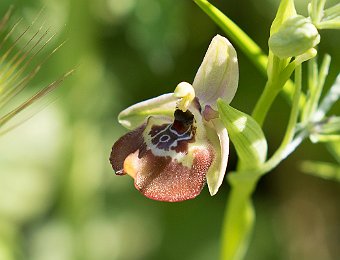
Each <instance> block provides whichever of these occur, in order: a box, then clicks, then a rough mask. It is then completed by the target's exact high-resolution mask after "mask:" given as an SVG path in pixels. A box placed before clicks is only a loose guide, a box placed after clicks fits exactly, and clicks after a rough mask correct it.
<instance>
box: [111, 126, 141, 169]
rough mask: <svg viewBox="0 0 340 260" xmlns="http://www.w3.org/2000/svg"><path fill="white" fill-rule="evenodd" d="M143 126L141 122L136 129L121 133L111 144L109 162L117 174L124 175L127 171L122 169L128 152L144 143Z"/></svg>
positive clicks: (132, 151) (135, 149) (133, 150)
mask: <svg viewBox="0 0 340 260" xmlns="http://www.w3.org/2000/svg"><path fill="white" fill-rule="evenodd" d="M145 127H146V124H143V125H141V126H140V127H138V128H137V129H135V130H133V131H131V132H129V133H127V134H125V135H123V136H122V137H121V138H119V139H118V140H117V142H115V144H114V145H113V147H112V151H111V155H110V163H111V165H112V168H113V170H114V171H115V173H116V174H117V175H124V174H126V173H127V172H125V171H124V165H123V164H124V160H125V158H126V157H127V156H128V155H129V154H131V153H134V152H135V151H137V150H138V149H139V148H140V147H141V146H142V144H143V143H144V140H143V131H144V129H145Z"/></svg>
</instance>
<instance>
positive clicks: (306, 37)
mask: <svg viewBox="0 0 340 260" xmlns="http://www.w3.org/2000/svg"><path fill="white" fill-rule="evenodd" d="M319 42H320V35H319V32H318V30H317V29H316V27H315V26H314V24H313V23H312V22H311V21H310V19H308V18H305V17H304V16H302V15H296V16H292V17H290V18H288V19H287V20H286V21H285V22H284V23H283V24H282V26H281V27H280V28H279V30H278V31H277V32H275V33H274V34H272V35H271V36H270V38H269V41H268V44H269V48H270V50H271V51H272V52H273V53H274V54H275V55H276V56H278V57H279V58H281V59H284V58H289V57H294V56H298V55H301V54H303V53H305V52H306V51H308V50H309V49H311V48H313V47H315V46H316V45H317V44H318V43H319Z"/></svg>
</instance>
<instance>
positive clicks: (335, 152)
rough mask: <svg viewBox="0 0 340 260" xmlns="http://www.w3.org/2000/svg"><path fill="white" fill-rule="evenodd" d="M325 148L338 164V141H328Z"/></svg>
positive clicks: (339, 153) (339, 148)
mask: <svg viewBox="0 0 340 260" xmlns="http://www.w3.org/2000/svg"><path fill="white" fill-rule="evenodd" d="M327 148H328V150H329V151H330V153H331V154H332V155H333V157H334V158H335V160H336V161H337V162H338V163H339V164H340V141H338V142H332V143H328V144H327Z"/></svg>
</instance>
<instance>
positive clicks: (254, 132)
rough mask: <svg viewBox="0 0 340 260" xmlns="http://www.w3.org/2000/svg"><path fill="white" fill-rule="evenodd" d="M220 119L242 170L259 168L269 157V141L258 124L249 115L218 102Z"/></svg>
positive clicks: (221, 101) (220, 101)
mask: <svg viewBox="0 0 340 260" xmlns="http://www.w3.org/2000/svg"><path fill="white" fill-rule="evenodd" d="M217 104H218V111H219V115H220V118H221V120H222V122H223V124H224V126H225V127H226V128H227V130H228V133H229V137H230V140H231V141H232V142H233V144H234V146H235V149H236V152H237V154H238V156H239V158H240V162H241V163H240V167H241V169H242V170H245V169H255V168H257V167H259V166H260V165H261V164H262V163H264V161H265V160H266V157H267V140H266V138H265V136H264V134H263V132H262V129H261V127H260V126H259V125H258V123H257V122H256V121H255V120H254V119H253V118H252V117H251V116H249V115H247V114H245V113H243V112H241V111H238V110H237V109H235V108H232V107H231V106H229V105H228V104H227V103H226V102H224V101H223V100H221V99H219V100H218V101H217Z"/></svg>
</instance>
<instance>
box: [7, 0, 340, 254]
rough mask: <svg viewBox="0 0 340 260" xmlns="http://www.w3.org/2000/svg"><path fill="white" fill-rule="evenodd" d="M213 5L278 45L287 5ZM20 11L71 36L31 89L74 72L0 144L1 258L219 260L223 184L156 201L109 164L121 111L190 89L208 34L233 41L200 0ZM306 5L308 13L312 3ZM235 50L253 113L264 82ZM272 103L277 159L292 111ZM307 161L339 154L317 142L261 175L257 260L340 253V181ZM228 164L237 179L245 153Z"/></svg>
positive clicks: (274, 1)
mask: <svg viewBox="0 0 340 260" xmlns="http://www.w3.org/2000/svg"><path fill="white" fill-rule="evenodd" d="M335 2H336V0H335V1H328V3H329V4H331V3H333V4H334V3H335ZM212 3H214V4H216V5H217V6H218V7H219V8H220V9H221V10H222V11H223V12H225V13H226V14H227V15H228V16H229V17H230V18H232V19H233V20H234V21H235V22H236V23H237V24H238V25H239V26H240V27H241V28H243V29H244V30H245V31H246V32H247V33H248V34H249V35H250V36H251V37H252V38H253V39H254V40H255V41H256V42H257V43H258V44H259V45H260V46H261V47H262V48H263V50H265V51H267V40H268V36H269V27H270V24H271V21H272V20H273V18H274V16H275V12H276V8H277V6H278V0H261V1H259V0H239V1H217V0H216V1H212ZM10 4H14V5H15V7H16V14H15V17H20V16H22V17H24V20H25V21H26V23H27V24H29V22H30V21H32V20H33V19H34V17H35V16H36V15H37V13H38V12H39V10H41V8H42V7H44V10H43V14H42V16H43V20H46V23H45V24H44V26H46V27H48V25H50V26H51V27H52V31H57V32H58V35H57V39H56V40H55V42H53V44H52V45H55V46H56V45H58V43H60V42H62V41H63V40H65V39H66V40H67V43H66V45H65V46H63V48H62V49H61V50H60V51H59V52H58V53H57V54H56V55H55V56H54V57H53V58H52V59H50V60H49V62H48V63H47V64H46V65H45V66H44V69H43V72H42V73H40V75H39V76H38V78H37V79H35V80H34V81H33V82H32V84H31V85H32V89H34V88H35V87H42V86H46V85H47V84H48V83H50V82H51V81H53V80H55V79H56V78H58V76H59V75H61V74H62V73H63V72H65V71H67V70H69V69H70V68H73V67H77V71H76V73H75V74H74V75H72V76H71V77H70V78H68V79H67V80H66V82H65V83H63V84H62V86H61V88H60V89H59V90H58V92H57V94H55V95H54V96H56V97H57V98H54V99H53V102H50V104H49V105H48V106H47V107H45V108H44V109H43V110H42V111H41V112H39V113H38V114H37V115H35V116H34V117H33V118H32V119H31V120H29V121H28V122H26V123H24V124H22V125H20V126H19V127H18V128H16V129H15V130H13V131H11V132H10V133H8V134H7V135H5V136H4V137H1V138H0V154H1V156H0V259H1V260H3V259H4V260H11V259H32V260H71V259H72V260H73V259H81V260H83V259H84V260H108V259H110V260H115V259H118V260H139V259H147V260H152V259H155V260H156V259H163V260H170V259H186V260H191V259H195V260H201V259H202V260H205V259H217V258H218V254H219V248H220V244H219V243H220V242H219V239H220V230H221V225H222V218H223V213H224V208H225V204H226V198H227V195H228V185H227V184H226V183H225V185H224V186H223V187H222V188H221V189H220V192H219V193H218V194H217V195H216V196H214V197H210V195H209V194H208V190H207V188H205V189H204V190H203V192H202V194H201V195H200V196H199V197H197V198H196V199H195V200H191V201H186V202H182V203H175V204H171V203H162V202H156V201H151V200H149V199H146V198H144V197H143V196H142V195H140V194H139V192H138V191H137V190H135V189H134V187H133V180H132V179H131V178H129V177H118V176H115V175H114V174H113V171H112V169H111V166H110V164H109V161H108V157H109V154H110V151H111V146H112V144H113V143H114V141H115V140H116V139H117V138H118V137H119V136H120V135H122V134H123V133H125V130H124V129H123V128H122V127H121V126H120V125H119V124H118V122H117V120H116V118H117V114H118V113H119V111H121V110H122V109H124V108H126V107H127V106H129V105H131V104H134V103H136V102H139V101H142V100H144V99H148V98H150V97H154V96H158V95H159V94H162V93H166V92H171V91H173V90H174V88H175V86H176V85H177V84H178V83H179V82H181V81H188V82H192V80H193V78H194V76H195V73H196V71H197V69H198V67H199V65H200V63H201V60H202V59H203V56H204V53H205V51H206V49H207V47H208V44H209V42H210V40H211V39H212V37H213V36H214V35H215V34H216V33H220V34H222V35H223V33H222V32H221V31H220V30H219V29H218V28H217V27H216V25H215V24H214V23H213V22H212V21H211V20H209V18H208V17H207V16H206V15H205V14H204V13H203V12H202V11H201V10H200V9H199V8H198V7H197V6H196V5H195V4H194V3H193V2H192V1H189V0H187V1H174V0H97V1H90V0H45V1H38V0H20V1H19V0H17V1H10V0H1V3H0V14H1V15H2V14H4V13H5V11H6V10H7V8H8V6H9V5H10ZM296 4H297V7H298V9H299V10H300V11H301V12H302V13H304V14H306V1H305V0H301V1H296ZM14 21H15V19H13V21H12V22H14ZM321 37H322V40H321V45H320V52H319V53H321V54H322V53H325V52H326V51H327V53H330V54H331V55H332V58H333V59H332V67H331V71H330V76H329V78H328V79H327V82H326V84H327V85H328V86H330V85H331V84H332V82H333V81H334V79H335V77H336V73H338V72H339V67H340V52H339V46H338V45H339V42H340V37H339V34H338V33H337V34H335V33H334V32H332V31H326V32H322V33H321ZM238 55H239V66H240V84H239V89H238V92H237V94H236V97H235V99H234V100H233V102H232V105H233V106H234V107H236V108H237V109H239V110H242V111H244V112H247V113H250V112H251V110H252V108H253V106H254V104H255V102H256V100H257V98H258V96H259V95H260V93H261V90H262V88H263V86H264V83H265V78H264V77H263V76H262V75H261V74H260V73H259V72H258V71H257V70H256V69H255V68H254V67H253V66H252V65H251V64H250V62H249V61H248V60H247V59H246V58H245V56H244V55H243V54H242V53H240V52H238ZM32 89H31V90H32ZM28 93H29V90H28ZM275 107H276V109H272V111H271V112H270V116H269V118H268V120H267V122H266V124H265V132H266V134H267V136H268V139H269V144H270V152H273V151H274V149H275V147H277V145H278V144H279V142H280V140H281V137H282V134H283V132H284V128H285V125H286V120H287V117H288V113H289V112H288V111H289V110H288V107H287V105H286V103H285V101H284V100H283V98H282V97H280V98H279V99H278V100H277V101H276V102H275ZM337 110H338V111H339V107H338V108H337ZM304 159H315V160H324V161H329V160H331V159H330V155H329V154H328V152H327V150H326V149H325V147H324V146H322V145H319V144H317V145H311V144H310V143H308V142H306V143H305V144H303V145H302V147H300V148H299V149H298V150H297V151H296V152H295V154H293V156H291V157H290V158H289V159H287V160H286V161H284V162H283V163H282V164H281V165H280V167H278V168H277V169H276V170H275V171H274V172H272V173H270V174H269V175H267V176H265V177H264V178H263V179H262V180H261V182H260V183H259V186H258V189H257V191H256V193H255V196H254V203H255V207H256V211H257V223H256V227H255V230H254V236H253V240H252V243H251V247H250V250H249V252H248V255H247V257H246V259H248V260H252V259H260V260H266V259H268V260H272V259H309V260H313V259H315V260H320V259H323V260H328V259H338V257H339V255H340V247H339V245H340V207H339V199H340V189H339V187H340V186H339V183H335V182H331V181H326V180H321V179H318V178H316V177H313V176H309V175H304V174H303V173H301V171H300V170H299V165H300V162H301V161H302V160H304ZM229 161H230V163H229V165H228V171H229V170H231V169H234V167H235V163H236V155H235V152H234V151H232V152H231V155H230V159H229Z"/></svg>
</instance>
